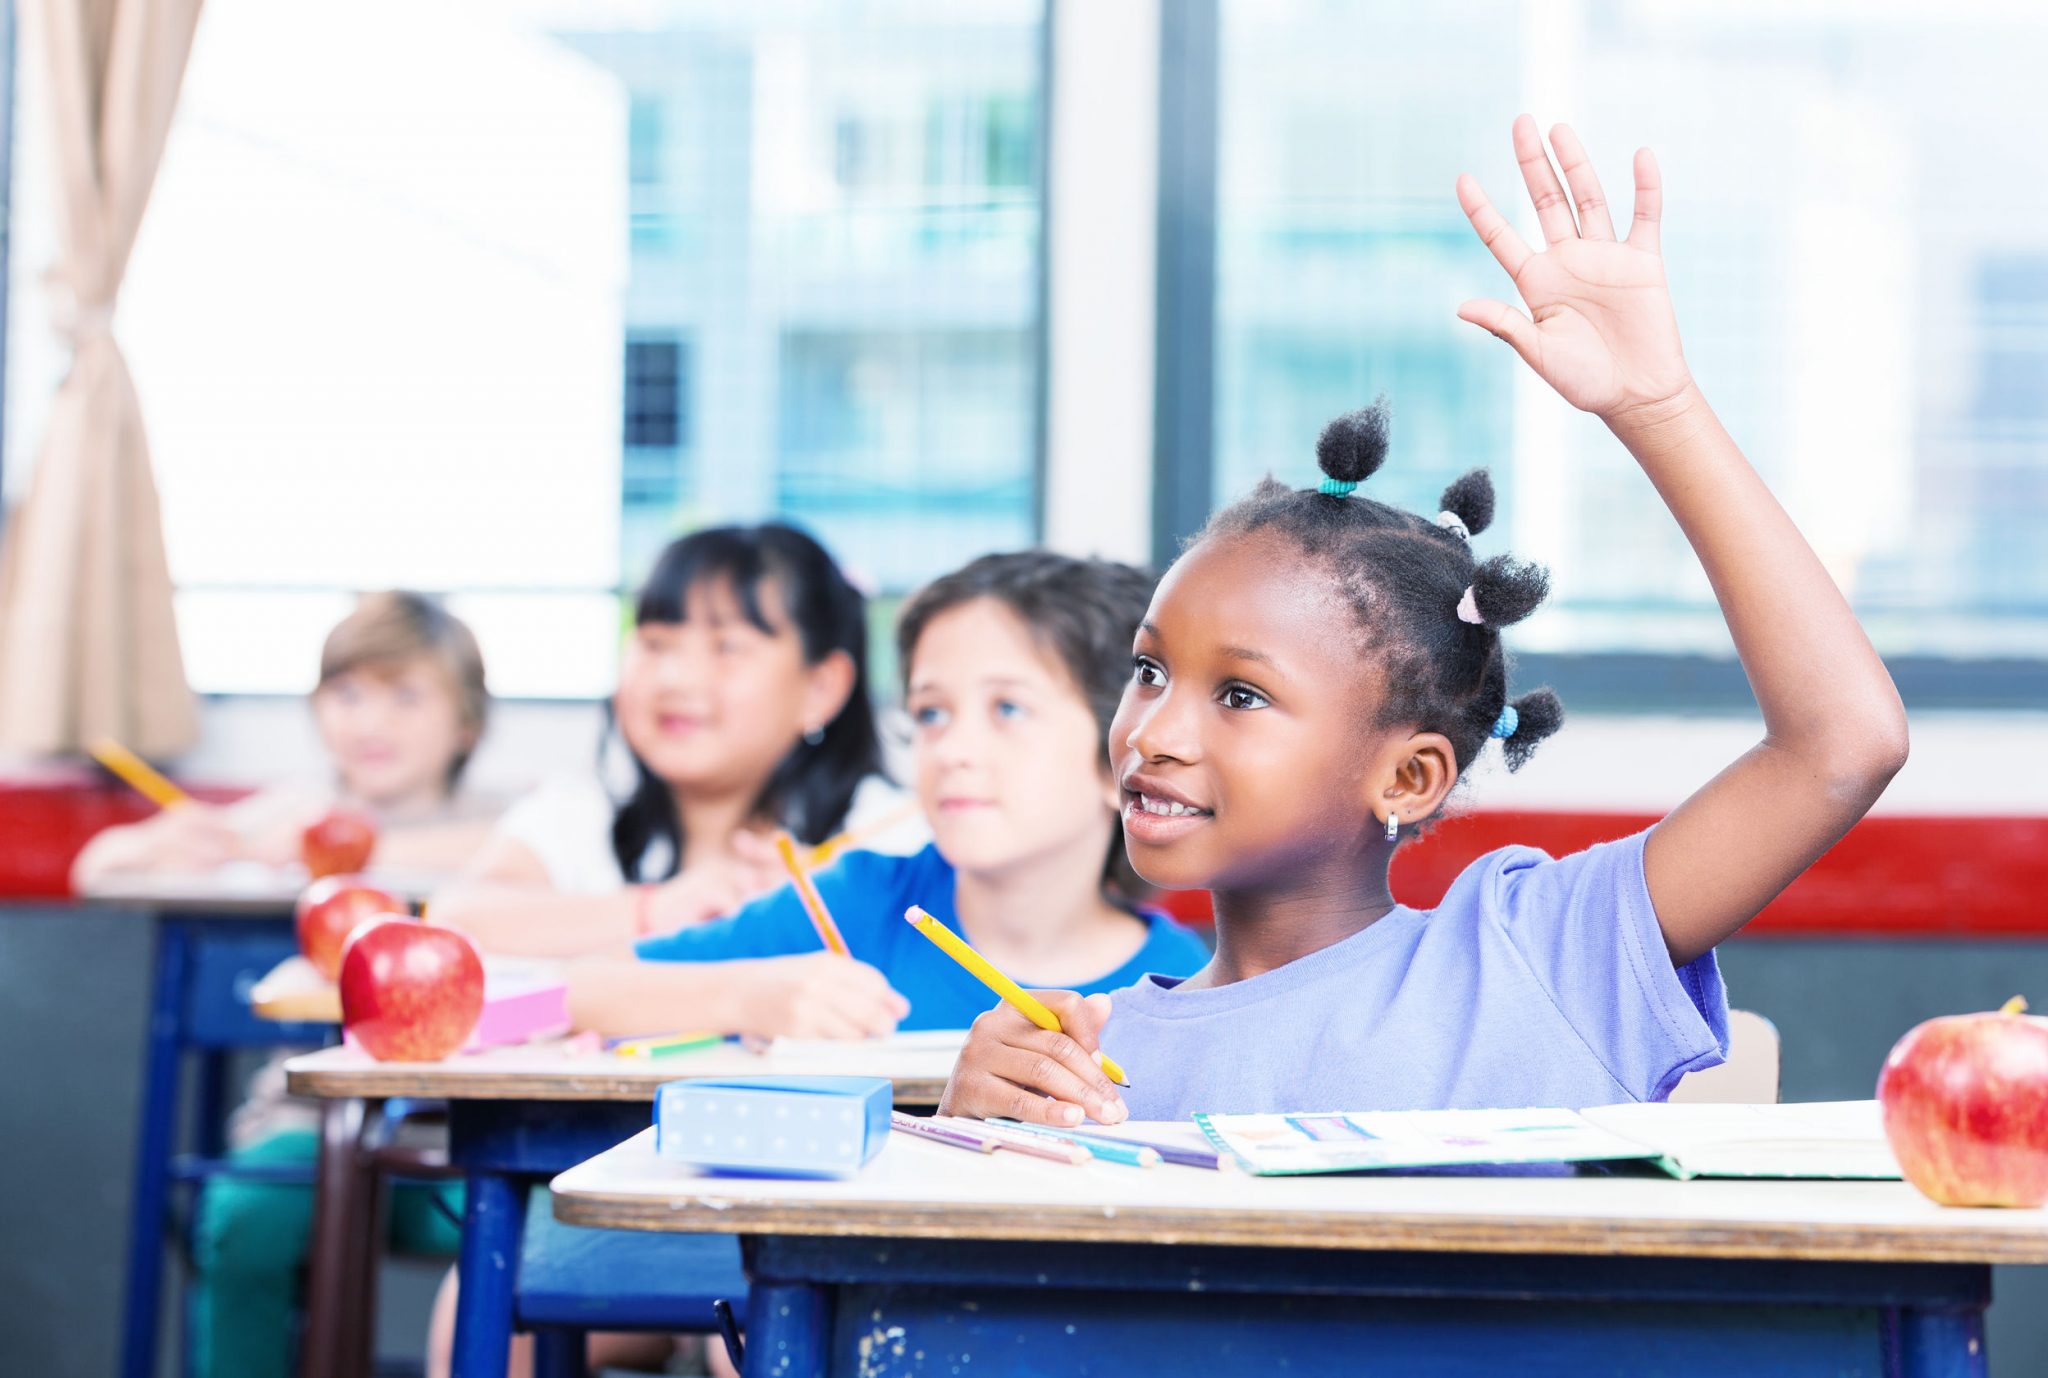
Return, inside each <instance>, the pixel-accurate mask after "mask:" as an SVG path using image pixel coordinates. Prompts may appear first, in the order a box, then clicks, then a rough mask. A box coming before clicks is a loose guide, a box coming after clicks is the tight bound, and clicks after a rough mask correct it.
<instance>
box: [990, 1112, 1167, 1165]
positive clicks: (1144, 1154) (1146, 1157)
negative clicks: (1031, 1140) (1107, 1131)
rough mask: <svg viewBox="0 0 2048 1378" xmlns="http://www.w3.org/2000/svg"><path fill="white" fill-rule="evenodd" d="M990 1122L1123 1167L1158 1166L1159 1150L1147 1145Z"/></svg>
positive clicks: (1043, 1127)
mask: <svg viewBox="0 0 2048 1378" xmlns="http://www.w3.org/2000/svg"><path fill="white" fill-rule="evenodd" d="M989 1123H990V1124H993V1125H999V1126H1001V1127H1002V1128H1004V1129H1009V1130H1015V1131H1016V1132H1018V1133H1020V1134H1036V1135H1038V1136H1039V1137H1040V1138H1045V1139H1054V1140H1057V1141H1058V1142H1060V1143H1063V1144H1077V1145H1079V1146H1080V1147H1082V1148H1085V1149H1087V1150H1088V1156H1089V1157H1091V1158H1100V1159H1101V1160H1102V1161H1103V1162H1105V1163H1121V1164H1123V1166H1125V1167H1158V1166H1159V1163H1160V1156H1159V1150H1158V1149H1156V1148H1153V1147H1152V1146H1151V1145H1150V1144H1137V1143H1123V1142H1121V1141H1119V1140H1116V1139H1098V1138H1096V1137H1094V1136H1093V1135H1089V1134H1073V1133H1069V1132H1068V1131H1066V1130H1064V1129H1055V1128H1052V1127H1051V1126H1049V1125H1042V1124H1026V1123H1025V1122H1024V1121H1022V1120H990V1121H989Z"/></svg>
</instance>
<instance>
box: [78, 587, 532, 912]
mask: <svg viewBox="0 0 2048 1378" xmlns="http://www.w3.org/2000/svg"><path fill="white" fill-rule="evenodd" d="M489 707H490V695H489V693H488V692H487V690H486V689H485V687H484V662H483V656H482V654H481V653H480V652H479V651H478V650H477V644H476V638H475V637H474V636H473V635H471V633H470V630H469V628H468V627H466V626H464V625H463V623H462V621H461V620H460V619H459V618H457V617H455V616H454V615H453V614H451V613H449V612H447V611H446V610H445V609H443V608H442V607H441V606H440V605H439V604H437V603H434V602H432V601H431V600H429V599H427V598H425V597H422V596H421V595H419V594H417V593H402V592H394V593H374V594H369V595H367V596H366V597H364V598H363V599H362V600H361V602H359V603H358V604H357V605H356V608H355V610H354V611H353V612H351V613H350V614H349V615H348V616H347V617H345V618H343V619H342V620H341V621H340V622H339V623H337V624H336V626H335V628H334V630H333V631H332V632H329V633H328V636H327V642H326V644H325V645H324V646H323V647H322V649H321V652H320V680H319V683H318V685H317V686H316V687H315V688H314V690H313V695H312V708H313V722H314V725H315V726H316V727H317V728H318V729H319V733H320V742H321V745H322V746H323V747H324V748H325V749H326V752H327V758H328V763H329V772H328V773H326V774H324V775H323V776H322V777H320V778H317V779H313V780H307V781H300V782H284V783H277V784H272V785H270V786H268V787H266V788H265V789H263V790H261V791H259V792H258V793H256V794H254V795H251V796H250V797H248V798H246V799H243V800H240V801H238V802H236V803H233V804H227V805H216V804H206V803H199V802H196V801H195V802H192V803H187V804H180V805H177V806H176V807H174V808H168V809H164V810H162V811H161V812H159V813H157V814H155V815H153V816H151V817H150V818H148V819H145V820H144V821H142V822H140V823H131V824H128V825H126V826H124V827H118V828H109V829H107V830H106V831H105V832H102V833H100V834H99V835H98V836H97V837H95V838H94V839H93V840H92V841H91V842H89V843H87V844H86V846H85V849H84V850H83V851H81V852H80V853H79V854H78V858H77V860H76V861H74V862H73V863H72V867H71V883H72V888H73V889H74V890H77V891H79V892H81V893H84V892H89V891H90V890H92V889H93V888H94V887H95V886H96V885H97V884H99V883H100V882H101V881H103V880H105V879H108V878H110V877H113V876H117V875H120V874H123V873H129V872H149V871H210V870H214V869H216V868H218V867H220V866H224V865H226V864H228V863H230V862H235V861H255V862H261V863H265V864H268V865H276V866H281V865H285V864H287V863H290V862H293V861H296V860H298V857H299V835H300V833H302V832H303V831H304V830H305V828H306V826H307V825H308V824H309V823H312V822H313V821H314V820H316V819H317V818H319V817H320V816H321V815H322V814H323V813H325V812H326V811H327V810H328V809H330V808H332V807H334V806H336V805H337V804H342V805H348V806H351V807H354V808H358V809H361V810H363V811H364V812H365V813H367V814H369V815H370V816H371V817H372V818H373V819H375V820H376V823H377V849H376V852H375V854H374V860H375V863H376V864H377V865H378V866H379V867H380V868H389V869H392V870H404V871H412V872H449V871H453V870H455V869H456V868H457V867H459V866H461V865H462V864H463V863H465V862H467V861H468V860H469V858H470V856H471V855H472V854H473V853H474V852H475V851H476V849H477V847H478V846H479V845H480V844H481V843H482V842H483V840H484V838H485V837H486V836H488V835H489V832H490V827H491V822H492V815H493V813H494V810H493V809H492V808H491V807H490V806H489V805H488V803H487V802H485V801H482V800H478V799H475V798H473V797H471V796H468V795H466V794H465V793H464V792H463V791H462V790H461V789H460V785H461V781H462V772H463V768H464V767H465V766H466V765H468V764H469V758H470V756H471V755H472V754H473V753H474V752H475V750H476V746H477V742H478V741H479V740H480V739H481V738H482V736H483V731H484V719H485V716H486V714H487V713H488V711H489Z"/></svg>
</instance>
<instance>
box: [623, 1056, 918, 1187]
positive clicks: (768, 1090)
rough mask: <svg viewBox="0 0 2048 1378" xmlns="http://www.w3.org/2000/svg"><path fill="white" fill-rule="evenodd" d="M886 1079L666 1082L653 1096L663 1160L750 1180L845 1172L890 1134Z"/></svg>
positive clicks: (656, 1139) (854, 1168) (856, 1168)
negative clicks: (746, 1177)
mask: <svg viewBox="0 0 2048 1378" xmlns="http://www.w3.org/2000/svg"><path fill="white" fill-rule="evenodd" d="M891 1098H892V1088H891V1086H890V1083H889V1079H888V1078H887V1077H755V1078H747V1079H743V1080H731V1081H671V1082H667V1083H664V1084H663V1085H662V1087H661V1088H660V1089H659V1090H658V1091H657V1092H656V1093H655V1099H654V1142H655V1151H656V1152H657V1153H659V1154H660V1155H661V1156H662V1157H664V1158H668V1159H670V1160H672V1161H675V1162H679V1163H688V1164H690V1165H691V1166H693V1167H698V1168H703V1169H705V1170H706V1171H710V1172H730V1173H738V1174H742V1175H746V1176H754V1177H845V1176H850V1175H851V1174H853V1173H854V1172H857V1171H859V1169H860V1166H861V1164H863V1163H865V1162H867V1160H868V1159H870V1158H872V1157H874V1156H875V1154H876V1153H878V1152H880V1151H881V1147H882V1145H883V1143H885V1142H886V1141H887V1140H888V1137H889V1109H890V1103H891Z"/></svg>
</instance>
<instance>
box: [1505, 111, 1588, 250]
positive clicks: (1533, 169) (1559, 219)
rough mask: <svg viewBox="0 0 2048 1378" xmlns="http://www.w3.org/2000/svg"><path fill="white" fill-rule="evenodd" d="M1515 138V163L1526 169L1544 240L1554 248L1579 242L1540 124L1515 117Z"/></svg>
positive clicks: (1575, 225)
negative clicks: (1568, 242) (1541, 133)
mask: <svg viewBox="0 0 2048 1378" xmlns="http://www.w3.org/2000/svg"><path fill="white" fill-rule="evenodd" d="M1514 138H1515V161H1516V162H1518V163H1520V164H1521V165H1522V181H1523V182H1525V183H1527V184H1528V187H1529V200H1530V202H1531V203H1532V204H1534V205H1535V207H1536V220H1537V223H1538V224H1540V225H1542V226H1543V238H1544V239H1545V240H1547V241H1548V242H1550V243H1552V244H1556V243H1559V242H1561V241H1563V240H1567V239H1577V238H1578V237H1579V226H1578V222H1576V221H1574V220H1573V219H1572V203H1571V199H1570V198H1569V197H1567V196H1566V195H1565V194H1564V188H1563V187H1562V186H1560V185H1559V184H1558V180H1557V172H1556V170H1555V169H1554V168H1552V167H1551V166H1550V154H1549V153H1547V152H1546V151H1545V150H1544V147H1543V136H1542V135H1540V134H1538V133H1537V132H1536V121H1534V120H1532V119H1530V118H1529V117H1528V116H1527V115H1517V116H1515V134H1514Z"/></svg>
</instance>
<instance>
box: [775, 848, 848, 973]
mask: <svg viewBox="0 0 2048 1378" xmlns="http://www.w3.org/2000/svg"><path fill="white" fill-rule="evenodd" d="M775 850H776V851H777V852H779V853H781V854H782V869H783V870H785V871H787V872H789V883H790V884H791V885H794V886H795V887H796V897H797V898H798V899H800V900H802V901H803V904H804V912H805V913H806V914H809V915H810V916H811V927H813V928H815V929H817V930H818V937H819V938H820V939H821V940H822V941H823V942H824V944H825V948H826V950H827V951H828V952H836V953H838V954H839V955H840V956H842V957H845V956H848V955H850V954H849V952H848V949H847V946H846V939H844V938H842V937H840V936H839V925H838V924H836V923H834V922H832V911H831V910H829V909H827V908H826V907H825V897H824V896H823V895H821V894H819V893H818V887H817V886H815V885H813V884H812V883H811V873H810V872H809V871H806V870H805V869H804V864H803V862H802V860H800V859H799V858H798V856H797V854H796V841H795V839H793V838H791V837H790V835H789V834H788V833H777V834H775Z"/></svg>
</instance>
